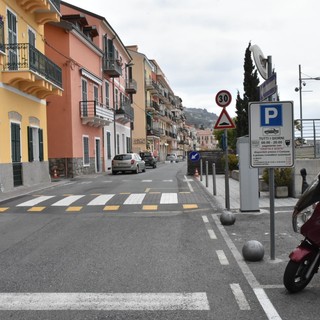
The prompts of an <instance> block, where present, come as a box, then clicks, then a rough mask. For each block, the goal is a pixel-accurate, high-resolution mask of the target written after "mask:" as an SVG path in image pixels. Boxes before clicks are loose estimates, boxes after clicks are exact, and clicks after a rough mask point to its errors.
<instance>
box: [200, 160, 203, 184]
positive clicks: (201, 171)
mask: <svg viewBox="0 0 320 320" xmlns="http://www.w3.org/2000/svg"><path fill="white" fill-rule="evenodd" d="M202 167H203V164H202V160H200V181H202V173H203V168H202Z"/></svg>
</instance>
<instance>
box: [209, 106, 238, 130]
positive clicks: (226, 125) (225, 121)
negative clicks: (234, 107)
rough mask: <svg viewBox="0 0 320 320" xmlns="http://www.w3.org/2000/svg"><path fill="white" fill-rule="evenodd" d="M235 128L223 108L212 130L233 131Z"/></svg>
mask: <svg viewBox="0 0 320 320" xmlns="http://www.w3.org/2000/svg"><path fill="white" fill-rule="evenodd" d="M235 127H236V126H235V125H234V123H233V121H232V119H231V118H230V116H229V114H228V112H227V111H226V109H225V108H223V109H222V111H221V113H220V116H219V118H218V120H217V122H216V124H215V125H214V129H234V128H235Z"/></svg>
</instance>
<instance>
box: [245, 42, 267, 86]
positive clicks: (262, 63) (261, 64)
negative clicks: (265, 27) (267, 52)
mask: <svg viewBox="0 0 320 320" xmlns="http://www.w3.org/2000/svg"><path fill="white" fill-rule="evenodd" d="M249 49H250V51H251V52H252V54H253V59H254V63H255V65H256V67H257V69H258V71H259V73H260V75H261V77H262V78H263V79H264V80H267V79H268V76H267V59H266V58H265V56H264V55H263V53H262V51H261V49H260V48H259V47H258V46H257V45H256V44H254V45H252V46H250V48H249Z"/></svg>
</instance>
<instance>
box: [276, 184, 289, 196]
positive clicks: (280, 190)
mask: <svg viewBox="0 0 320 320" xmlns="http://www.w3.org/2000/svg"><path fill="white" fill-rule="evenodd" d="M275 196H276V198H287V197H288V196H289V189H288V187H287V186H278V187H276V194H275Z"/></svg>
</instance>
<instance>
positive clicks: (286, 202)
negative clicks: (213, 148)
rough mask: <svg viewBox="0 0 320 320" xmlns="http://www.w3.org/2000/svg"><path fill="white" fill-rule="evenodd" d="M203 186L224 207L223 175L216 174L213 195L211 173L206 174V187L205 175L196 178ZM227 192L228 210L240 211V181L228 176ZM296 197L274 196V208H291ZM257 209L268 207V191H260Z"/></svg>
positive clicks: (267, 208) (266, 208)
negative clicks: (228, 198)
mask: <svg viewBox="0 0 320 320" xmlns="http://www.w3.org/2000/svg"><path fill="white" fill-rule="evenodd" d="M197 179H198V180H199V182H200V183H201V184H202V185H203V187H204V188H205V189H206V190H207V191H208V192H209V193H211V194H212V196H213V197H214V199H215V200H216V201H217V202H218V203H219V205H220V206H221V208H226V199H225V176H224V175H216V195H213V179H212V175H209V176H208V187H206V176H205V175H203V176H202V181H201V178H200V176H199V177H198V178H197ZM229 194H230V210H232V211H234V210H235V211H240V183H239V181H237V180H235V179H232V178H229ZM297 201H298V199H296V198H279V199H277V198H275V201H274V206H275V209H276V210H278V211H279V210H285V209H290V210H291V209H292V208H293V207H294V206H295V204H296V202H297ZM259 209H264V210H268V211H269V209H270V198H269V192H260V198H259Z"/></svg>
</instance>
